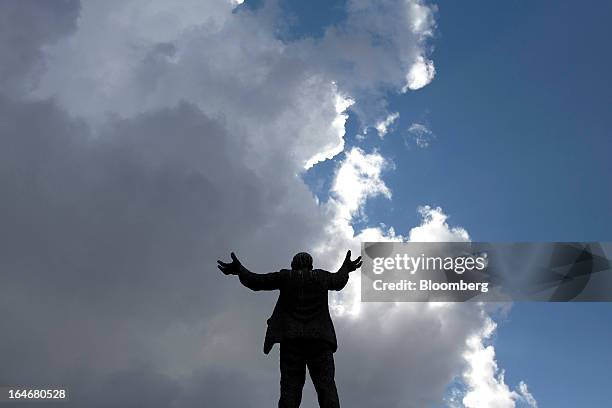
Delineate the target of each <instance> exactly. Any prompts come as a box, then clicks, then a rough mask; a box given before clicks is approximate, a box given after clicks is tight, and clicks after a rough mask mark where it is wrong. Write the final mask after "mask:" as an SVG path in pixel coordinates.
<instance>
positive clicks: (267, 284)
mask: <svg viewBox="0 0 612 408" xmlns="http://www.w3.org/2000/svg"><path fill="white" fill-rule="evenodd" d="M231 257H232V262H230V263H225V262H222V261H217V264H218V265H217V268H219V269H220V270H221V272H223V273H224V274H226V275H238V277H239V278H240V282H241V283H242V284H243V285H244V286H246V287H247V288H249V289H251V290H274V289H280V273H279V272H272V273H263V274H259V273H253V272H251V271H249V270H248V269H247V268H245V267H244V266H242V264H241V263H240V261H239V260H238V258H236V255H235V254H234V253H233V252H232V253H231Z"/></svg>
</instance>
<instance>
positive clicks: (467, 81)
mask: <svg viewBox="0 0 612 408" xmlns="http://www.w3.org/2000/svg"><path fill="white" fill-rule="evenodd" d="M437 4H438V13H437V17H436V20H437V23H438V29H437V32H436V36H435V39H434V40H433V41H432V45H433V46H434V51H433V53H432V59H433V60H434V61H435V64H436V71H437V74H436V77H435V79H434V80H433V82H432V83H431V84H429V85H428V86H426V87H425V88H423V89H420V90H418V91H416V92H409V93H407V94H390V95H389V96H388V97H389V107H388V109H389V111H391V112H393V111H397V112H399V113H400V118H399V120H398V121H397V122H396V123H395V126H394V128H393V130H392V131H390V132H389V133H388V134H387V135H386V136H385V138H384V140H382V141H381V140H380V139H379V138H378V136H377V135H376V132H375V130H373V129H370V131H369V133H368V138H367V139H366V140H365V141H359V140H356V139H355V138H354V136H355V134H356V133H358V132H359V123H357V120H356V119H355V118H354V117H352V118H351V120H350V121H349V123H348V127H347V136H348V140H349V141H350V143H353V144H356V145H359V146H361V147H364V148H365V149H366V150H368V149H372V148H374V147H376V148H378V149H379V150H380V152H381V153H382V154H383V156H385V157H388V158H391V159H392V160H393V163H394V165H395V168H394V169H392V170H390V171H388V172H387V173H386V174H385V182H386V184H387V185H388V186H389V187H390V188H391V190H392V192H393V200H391V201H389V200H387V199H385V198H375V199H373V200H371V201H370V202H369V203H368V204H367V207H366V214H367V217H368V220H367V221H366V222H362V223H361V225H362V226H365V225H376V224H378V223H381V222H382V223H385V224H386V225H391V226H394V227H395V228H396V230H397V231H399V232H406V230H407V229H409V228H410V226H412V225H415V224H416V223H417V222H418V214H417V213H416V208H417V207H418V206H419V205H424V204H429V205H434V206H438V205H439V206H442V207H443V208H444V210H445V212H446V213H447V214H449V215H450V217H451V218H450V221H451V222H452V223H453V224H458V225H461V226H463V227H465V228H466V229H467V230H468V231H469V232H470V235H471V237H472V239H473V240H475V241H572V240H573V241H582V240H587V241H588V240H592V241H596V240H601V241H606V240H607V241H609V240H610V239H611V238H610V226H612V211H611V210H610V209H612V188H611V184H610V182H609V177H610V175H611V174H612V161H611V160H610V159H611V153H612V134H611V132H610V129H612V115H611V114H610V107H611V106H612V81H611V79H610V76H609V73H610V72H612V55H611V54H610V53H609V52H608V50H609V48H610V45H609V43H608V41H609V39H610V38H611V34H612V28H610V25H609V21H610V17H612V6H610V5H607V4H605V3H604V2H581V3H580V4H577V3H575V2H568V1H562V2H519V1H507V2H486V1H480V2H455V1H443V2H439V3H437ZM288 7H289V8H290V9H291V8H292V7H295V10H296V14H299V13H298V11H300V12H302V14H299V15H300V16H305V17H304V18H303V19H301V20H300V21H297V22H296V24H295V25H294V27H293V29H294V30H296V31H297V32H298V34H296V36H299V35H300V34H299V32H301V31H302V30H303V31H305V32H307V31H308V30H312V32H314V33H317V32H318V31H320V29H321V28H320V25H319V24H318V23H319V22H322V23H324V24H328V23H329V18H330V16H332V15H333V16H335V17H336V18H339V19H340V18H342V15H341V14H335V15H334V14H333V13H330V12H329V11H330V10H332V11H333V10H336V9H337V8H335V7H333V6H332V5H327V6H324V5H321V4H318V5H317V7H312V8H308V10H306V9H304V7H300V6H292V5H288ZM315 10H319V13H320V14H316V13H315ZM303 13H306V14H303ZM317 16H321V19H320V20H319V19H318V17H317ZM415 122H416V123H421V124H424V125H426V126H427V127H428V128H429V129H431V131H432V132H433V134H434V135H435V137H434V139H433V140H432V141H431V143H430V145H429V147H427V148H424V149H421V148H418V147H417V146H416V145H414V144H409V148H407V147H406V146H405V143H404V141H405V139H406V137H408V136H409V132H408V128H409V126H410V125H411V124H412V123H415ZM334 164H335V163H325V164H324V165H320V166H317V167H316V168H315V169H314V170H312V171H311V172H309V174H307V175H306V180H307V181H308V182H309V183H310V184H311V186H312V187H313V189H314V190H315V191H325V190H327V189H324V188H323V189H322V188H320V183H321V182H322V181H324V180H325V179H326V177H327V176H329V174H330V173H331V171H332V170H333V168H334ZM611 322H612V305H611V304H608V303H605V304H537V303H531V304H515V305H514V306H513V309H512V312H511V313H510V314H509V316H508V317H506V318H502V319H501V321H500V327H499V330H498V333H497V336H496V340H495V343H496V351H497V356H498V362H499V364H500V367H503V368H504V369H505V370H506V379H507V382H508V383H509V384H516V383H518V381H519V380H520V379H524V380H526V381H527V383H528V384H529V387H530V390H531V391H532V393H533V394H534V395H535V397H536V398H537V400H538V402H539V404H540V406H542V407H549V406H554V407H558V408H562V407H576V406H583V407H601V406H604V405H605V404H607V403H609V395H608V392H607V388H606V385H607V381H608V378H609V377H608V374H609V373H608V371H609V368H610V367H611V366H612V351H610V347H609V343H610V340H612V324H611Z"/></svg>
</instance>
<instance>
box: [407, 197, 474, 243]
mask: <svg viewBox="0 0 612 408" xmlns="http://www.w3.org/2000/svg"><path fill="white" fill-rule="evenodd" d="M419 213H420V214H421V216H422V217H423V222H422V223H421V225H419V226H418V227H414V228H412V229H411V230H410V234H409V239H410V241H414V242H434V241H440V242H467V241H469V240H470V236H469V234H468V232H467V231H466V230H465V229H463V228H461V227H450V226H449V225H448V223H447V222H446V220H447V219H448V216H447V215H446V214H444V212H443V211H442V209H441V208H440V207H435V208H433V207H430V206H428V205H425V206H423V207H420V208H419Z"/></svg>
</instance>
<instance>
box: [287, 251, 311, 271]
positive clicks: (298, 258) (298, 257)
mask: <svg viewBox="0 0 612 408" xmlns="http://www.w3.org/2000/svg"><path fill="white" fill-rule="evenodd" d="M291 269H294V270H297V269H312V256H310V254H309V253H308V252H300V253H298V254H295V256H294V257H293V260H292V261H291Z"/></svg>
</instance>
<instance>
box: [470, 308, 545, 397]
mask: <svg viewBox="0 0 612 408" xmlns="http://www.w3.org/2000/svg"><path fill="white" fill-rule="evenodd" d="M495 329H496V324H495V322H493V321H492V320H491V319H490V318H487V319H486V324H485V326H484V327H483V328H482V330H481V332H480V333H477V334H474V335H473V336H471V337H470V338H468V340H467V347H468V348H467V351H466V352H465V353H464V358H465V360H466V362H467V363H468V365H467V368H466V370H465V371H464V373H463V379H464V382H465V385H466V387H467V390H466V392H465V395H464V397H463V400H462V402H463V405H464V406H465V408H515V407H516V403H517V402H518V401H522V402H525V403H526V404H527V405H528V406H529V407H532V408H537V402H536V400H535V398H534V397H533V396H532V395H531V393H530V392H529V390H528V388H527V384H525V383H524V382H523V381H521V382H520V383H519V389H518V392H517V391H514V390H511V389H510V388H509V387H508V385H507V384H506V382H505V378H504V371H503V370H500V369H499V368H498V365H497V361H496V360H495V349H494V347H493V346H492V345H490V344H489V345H486V343H487V342H488V341H489V340H490V338H491V336H492V335H493V332H494V331H495Z"/></svg>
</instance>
